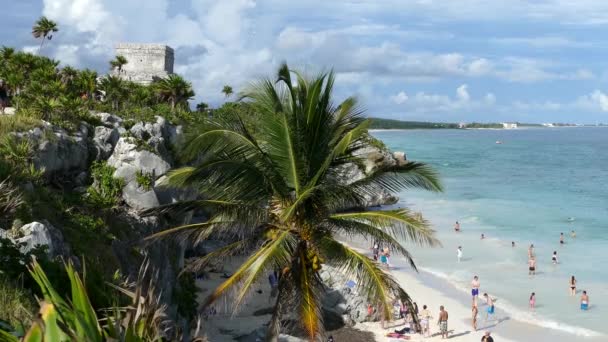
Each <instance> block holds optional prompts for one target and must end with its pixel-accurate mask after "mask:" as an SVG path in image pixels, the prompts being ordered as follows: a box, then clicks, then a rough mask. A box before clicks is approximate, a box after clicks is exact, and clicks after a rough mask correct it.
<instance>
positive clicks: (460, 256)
mask: <svg viewBox="0 0 608 342" xmlns="http://www.w3.org/2000/svg"><path fill="white" fill-rule="evenodd" d="M456 256H457V257H458V262H460V259H462V247H461V246H458V249H457V250H456Z"/></svg>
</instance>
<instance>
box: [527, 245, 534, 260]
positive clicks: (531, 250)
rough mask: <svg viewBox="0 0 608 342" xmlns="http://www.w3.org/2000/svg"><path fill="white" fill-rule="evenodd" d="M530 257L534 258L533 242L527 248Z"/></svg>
mask: <svg viewBox="0 0 608 342" xmlns="http://www.w3.org/2000/svg"><path fill="white" fill-rule="evenodd" d="M532 258H534V244H531V245H530V248H528V259H532Z"/></svg>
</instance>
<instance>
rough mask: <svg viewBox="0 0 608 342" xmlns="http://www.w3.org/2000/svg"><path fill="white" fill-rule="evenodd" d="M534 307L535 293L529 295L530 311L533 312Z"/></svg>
mask: <svg viewBox="0 0 608 342" xmlns="http://www.w3.org/2000/svg"><path fill="white" fill-rule="evenodd" d="M535 306H536V293H534V292H532V294H531V295H530V310H532V311H534V307H535Z"/></svg>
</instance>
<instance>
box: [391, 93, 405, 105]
mask: <svg viewBox="0 0 608 342" xmlns="http://www.w3.org/2000/svg"><path fill="white" fill-rule="evenodd" d="M408 98H409V97H408V96H407V94H406V93H405V92H404V91H400V92H399V93H398V94H397V95H394V96H391V100H393V102H395V103H396V104H402V103H404V102H405V101H407V99H408Z"/></svg>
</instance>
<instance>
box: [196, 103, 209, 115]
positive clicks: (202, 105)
mask: <svg viewBox="0 0 608 342" xmlns="http://www.w3.org/2000/svg"><path fill="white" fill-rule="evenodd" d="M207 109H209V105H208V104H206V103H205V102H201V103H199V104H197V105H196V111H197V112H199V113H204V112H205V111H207Z"/></svg>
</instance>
